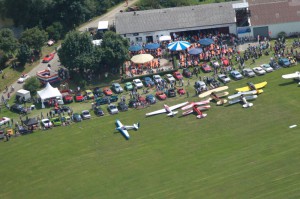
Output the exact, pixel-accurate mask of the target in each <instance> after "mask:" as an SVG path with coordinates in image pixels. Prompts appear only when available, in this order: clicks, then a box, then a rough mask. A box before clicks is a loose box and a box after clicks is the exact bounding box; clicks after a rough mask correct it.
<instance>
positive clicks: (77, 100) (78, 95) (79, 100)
mask: <svg viewBox="0 0 300 199" xmlns="http://www.w3.org/2000/svg"><path fill="white" fill-rule="evenodd" d="M83 100H84V97H83V95H82V94H81V93H76V95H75V101H76V102H82V101H83Z"/></svg>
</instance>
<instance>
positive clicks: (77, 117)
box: [72, 113, 82, 122]
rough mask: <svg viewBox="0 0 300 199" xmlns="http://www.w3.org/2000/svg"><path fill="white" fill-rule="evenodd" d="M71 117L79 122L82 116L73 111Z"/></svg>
mask: <svg viewBox="0 0 300 199" xmlns="http://www.w3.org/2000/svg"><path fill="white" fill-rule="evenodd" d="M72 119H73V121H74V122H81V121H82V118H81V116H80V114H79V113H74V114H73V115H72Z"/></svg>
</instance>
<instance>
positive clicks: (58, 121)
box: [51, 117, 62, 126]
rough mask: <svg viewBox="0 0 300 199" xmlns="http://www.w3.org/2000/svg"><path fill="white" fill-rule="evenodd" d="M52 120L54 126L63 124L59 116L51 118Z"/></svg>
mask: <svg viewBox="0 0 300 199" xmlns="http://www.w3.org/2000/svg"><path fill="white" fill-rule="evenodd" d="M51 122H52V124H53V125H54V126H61V124H62V123H61V120H60V119H59V117H53V118H51Z"/></svg>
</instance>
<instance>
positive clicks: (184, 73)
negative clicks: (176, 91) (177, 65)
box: [182, 68, 192, 78]
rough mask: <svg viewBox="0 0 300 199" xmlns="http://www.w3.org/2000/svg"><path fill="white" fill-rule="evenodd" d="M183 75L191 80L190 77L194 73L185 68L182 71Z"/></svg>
mask: <svg viewBox="0 0 300 199" xmlns="http://www.w3.org/2000/svg"><path fill="white" fill-rule="evenodd" d="M182 74H183V76H185V77H186V78H190V77H191V76H192V73H191V71H190V70H189V69H188V68H184V69H183V70H182Z"/></svg>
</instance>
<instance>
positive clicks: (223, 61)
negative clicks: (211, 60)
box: [221, 57, 229, 66]
mask: <svg viewBox="0 0 300 199" xmlns="http://www.w3.org/2000/svg"><path fill="white" fill-rule="evenodd" d="M221 61H222V64H223V65H224V66H229V60H228V59H227V58H226V57H222V58H221Z"/></svg>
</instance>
